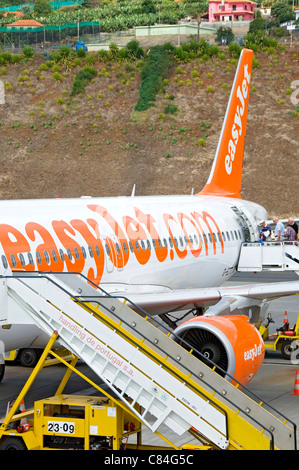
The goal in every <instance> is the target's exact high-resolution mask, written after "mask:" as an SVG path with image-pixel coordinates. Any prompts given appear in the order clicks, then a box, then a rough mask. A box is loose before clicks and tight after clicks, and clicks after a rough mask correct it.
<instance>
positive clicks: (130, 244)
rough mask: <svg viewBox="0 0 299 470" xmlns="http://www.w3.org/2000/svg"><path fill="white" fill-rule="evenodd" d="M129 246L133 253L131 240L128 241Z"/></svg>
mask: <svg viewBox="0 0 299 470" xmlns="http://www.w3.org/2000/svg"><path fill="white" fill-rule="evenodd" d="M129 247H130V250H131V252H132V253H134V248H133V245H132V242H131V241H130V242H129Z"/></svg>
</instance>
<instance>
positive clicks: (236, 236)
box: [234, 231, 238, 240]
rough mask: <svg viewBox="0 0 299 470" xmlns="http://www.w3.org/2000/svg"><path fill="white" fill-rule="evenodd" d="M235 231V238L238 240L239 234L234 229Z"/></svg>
mask: <svg viewBox="0 0 299 470" xmlns="http://www.w3.org/2000/svg"><path fill="white" fill-rule="evenodd" d="M234 233H235V239H236V240H238V235H237V232H236V231H234Z"/></svg>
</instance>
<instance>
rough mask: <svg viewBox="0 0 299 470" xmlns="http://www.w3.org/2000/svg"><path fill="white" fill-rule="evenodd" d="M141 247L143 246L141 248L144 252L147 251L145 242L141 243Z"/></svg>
mask: <svg viewBox="0 0 299 470" xmlns="http://www.w3.org/2000/svg"><path fill="white" fill-rule="evenodd" d="M140 245H141V248H142V249H143V251H145V244H144V241H143V240H141V241H140Z"/></svg>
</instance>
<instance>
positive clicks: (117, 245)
mask: <svg viewBox="0 0 299 470" xmlns="http://www.w3.org/2000/svg"><path fill="white" fill-rule="evenodd" d="M115 246H116V252H117V254H118V255H120V249H119V244H118V243H115Z"/></svg>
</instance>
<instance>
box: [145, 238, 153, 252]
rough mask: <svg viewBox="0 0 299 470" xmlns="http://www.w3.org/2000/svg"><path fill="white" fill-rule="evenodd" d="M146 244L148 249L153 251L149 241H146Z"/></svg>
mask: <svg viewBox="0 0 299 470" xmlns="http://www.w3.org/2000/svg"><path fill="white" fill-rule="evenodd" d="M146 244H147V247H148V249H149V250H151V249H152V245H151V242H150V241H149V240H146Z"/></svg>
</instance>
